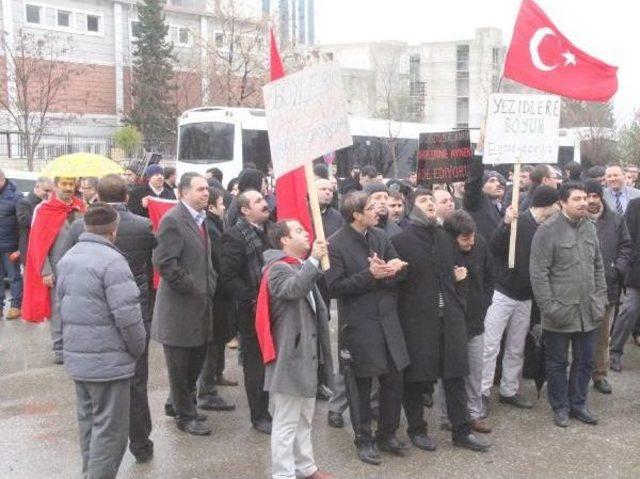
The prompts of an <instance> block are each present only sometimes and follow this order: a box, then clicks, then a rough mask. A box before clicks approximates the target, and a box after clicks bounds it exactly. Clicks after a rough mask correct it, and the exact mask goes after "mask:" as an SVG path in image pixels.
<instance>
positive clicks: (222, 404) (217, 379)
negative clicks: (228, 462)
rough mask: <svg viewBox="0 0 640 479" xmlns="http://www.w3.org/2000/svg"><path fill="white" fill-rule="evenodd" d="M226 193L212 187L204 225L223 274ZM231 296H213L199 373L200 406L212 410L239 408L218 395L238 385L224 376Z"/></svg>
mask: <svg viewBox="0 0 640 479" xmlns="http://www.w3.org/2000/svg"><path fill="white" fill-rule="evenodd" d="M224 210H225V208H224V194H223V192H222V190H219V189H216V188H211V187H209V204H208V205H207V218H206V219H205V222H204V224H205V226H206V228H207V231H208V232H209V238H210V239H211V264H212V266H213V270H214V271H215V272H216V273H217V274H218V275H220V253H221V249H222V248H221V244H220V242H221V238H222V233H223V231H224V221H223V218H224ZM229 307H230V304H229V298H228V296H227V294H226V291H225V290H224V288H221V287H220V288H216V293H215V296H214V297H213V341H211V342H210V343H209V344H208V345H207V356H206V357H205V360H204V364H203V365H202V371H200V375H199V376H198V383H197V384H198V393H197V400H198V407H199V408H200V409H205V410H210V411H233V410H234V409H235V408H236V407H235V405H233V404H229V403H227V402H226V401H225V400H224V399H223V398H222V397H221V396H220V395H219V394H218V390H217V388H216V385H221V386H237V385H238V383H237V382H235V381H229V380H228V379H226V378H224V376H223V375H222V373H223V372H224V347H225V345H226V344H227V342H228V341H230V340H231V338H233V337H234V336H235V334H234V331H233V330H232V328H231V320H230V317H229Z"/></svg>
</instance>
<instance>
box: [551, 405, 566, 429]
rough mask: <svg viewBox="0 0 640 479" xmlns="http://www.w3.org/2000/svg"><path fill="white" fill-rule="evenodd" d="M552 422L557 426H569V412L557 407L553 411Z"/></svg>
mask: <svg viewBox="0 0 640 479" xmlns="http://www.w3.org/2000/svg"><path fill="white" fill-rule="evenodd" d="M553 423H554V424H555V425H556V426H558V427H569V413H568V412H567V411H565V410H564V409H559V410H557V411H555V412H554V413H553Z"/></svg>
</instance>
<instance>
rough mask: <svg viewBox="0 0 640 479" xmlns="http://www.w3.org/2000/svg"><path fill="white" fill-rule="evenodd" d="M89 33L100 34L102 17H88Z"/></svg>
mask: <svg viewBox="0 0 640 479" xmlns="http://www.w3.org/2000/svg"><path fill="white" fill-rule="evenodd" d="M87 31H88V32H93V33H99V32H100V17H98V16H97V15H87Z"/></svg>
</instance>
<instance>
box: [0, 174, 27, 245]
mask: <svg viewBox="0 0 640 479" xmlns="http://www.w3.org/2000/svg"><path fill="white" fill-rule="evenodd" d="M23 197H24V195H23V194H22V193H21V192H19V191H18V188H17V187H16V185H15V184H14V183H13V182H11V181H10V180H5V184H4V186H3V187H2V189H1V190H0V251H2V252H5V253H10V252H13V251H15V250H17V249H18V219H17V218H16V204H17V203H18V201H20V200H21V199H22V198H23Z"/></svg>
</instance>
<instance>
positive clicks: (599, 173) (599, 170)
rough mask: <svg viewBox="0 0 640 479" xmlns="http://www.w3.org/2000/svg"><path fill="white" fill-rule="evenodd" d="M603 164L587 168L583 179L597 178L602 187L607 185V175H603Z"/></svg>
mask: <svg viewBox="0 0 640 479" xmlns="http://www.w3.org/2000/svg"><path fill="white" fill-rule="evenodd" d="M605 171H606V170H605V168H604V166H600V165H596V166H592V167H591V168H589V169H588V170H587V171H586V173H585V175H584V176H585V179H588V178H592V179H594V180H597V181H598V182H599V183H600V184H601V185H602V186H603V187H605V186H607V177H606V175H605Z"/></svg>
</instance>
